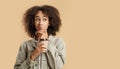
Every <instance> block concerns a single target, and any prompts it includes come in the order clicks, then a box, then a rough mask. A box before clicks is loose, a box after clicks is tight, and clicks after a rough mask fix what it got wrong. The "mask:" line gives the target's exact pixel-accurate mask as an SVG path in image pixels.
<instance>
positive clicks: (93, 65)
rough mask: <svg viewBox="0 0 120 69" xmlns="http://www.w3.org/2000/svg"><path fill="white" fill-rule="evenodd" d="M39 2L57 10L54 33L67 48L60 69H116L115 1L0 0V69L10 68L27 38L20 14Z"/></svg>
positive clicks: (119, 21) (119, 68)
mask: <svg viewBox="0 0 120 69" xmlns="http://www.w3.org/2000/svg"><path fill="white" fill-rule="evenodd" d="M42 4H49V5H53V6H55V7H57V8H58V9H59V11H60V13H61V18H62V23H63V26H62V28H61V32H60V33H59V34H58V36H60V37H62V38H63V39H64V40H65V42H66V48H67V51H66V53H67V63H66V64H65V65H64V67H63V68H62V69H120V1H119V0H0V69H13V65H14V63H15V60H16V56H17V52H18V48H19V45H20V44H21V43H22V42H23V41H24V40H26V39H28V37H27V35H26V34H25V33H24V29H23V26H22V23H21V19H22V15H23V13H24V12H25V10H26V9H28V8H29V7H31V6H33V5H42Z"/></svg>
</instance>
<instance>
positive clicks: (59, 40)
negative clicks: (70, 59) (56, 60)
mask: <svg viewBox="0 0 120 69" xmlns="http://www.w3.org/2000/svg"><path fill="white" fill-rule="evenodd" d="M51 41H53V43H54V45H55V46H56V47H65V42H64V40H63V38H61V37H57V36H51Z"/></svg>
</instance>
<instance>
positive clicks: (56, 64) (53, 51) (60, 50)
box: [48, 38, 66, 69]
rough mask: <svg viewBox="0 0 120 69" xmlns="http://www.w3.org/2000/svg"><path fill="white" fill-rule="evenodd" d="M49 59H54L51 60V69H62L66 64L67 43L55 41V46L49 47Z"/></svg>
mask: <svg viewBox="0 0 120 69" xmlns="http://www.w3.org/2000/svg"><path fill="white" fill-rule="evenodd" d="M48 55H49V56H48V57H50V56H51V58H52V59H49V60H50V61H49V62H52V63H50V64H51V67H52V68H53V69H61V68H62V67H63V65H64V64H65V63H66V53H65V43H64V41H63V39H61V38H58V39H56V40H55V43H54V46H51V47H49V50H48Z"/></svg>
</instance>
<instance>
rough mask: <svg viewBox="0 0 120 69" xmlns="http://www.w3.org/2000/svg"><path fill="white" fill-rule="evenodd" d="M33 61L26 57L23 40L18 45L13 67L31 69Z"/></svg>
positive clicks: (15, 68)
mask: <svg viewBox="0 0 120 69" xmlns="http://www.w3.org/2000/svg"><path fill="white" fill-rule="evenodd" d="M34 63H35V61H32V60H30V57H27V51H26V44H25V42H24V43H22V44H21V45H20V48H19V51H18V55H17V58H16V62H15V65H14V69H33V67H34Z"/></svg>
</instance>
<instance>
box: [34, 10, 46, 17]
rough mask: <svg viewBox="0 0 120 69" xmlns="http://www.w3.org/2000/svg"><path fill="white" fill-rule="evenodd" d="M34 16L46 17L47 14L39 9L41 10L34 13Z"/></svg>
mask: <svg viewBox="0 0 120 69" xmlns="http://www.w3.org/2000/svg"><path fill="white" fill-rule="evenodd" d="M36 16H39V17H48V15H47V14H45V13H44V12H43V11H41V10H39V11H38V12H37V13H36V15H35V17H36Z"/></svg>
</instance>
